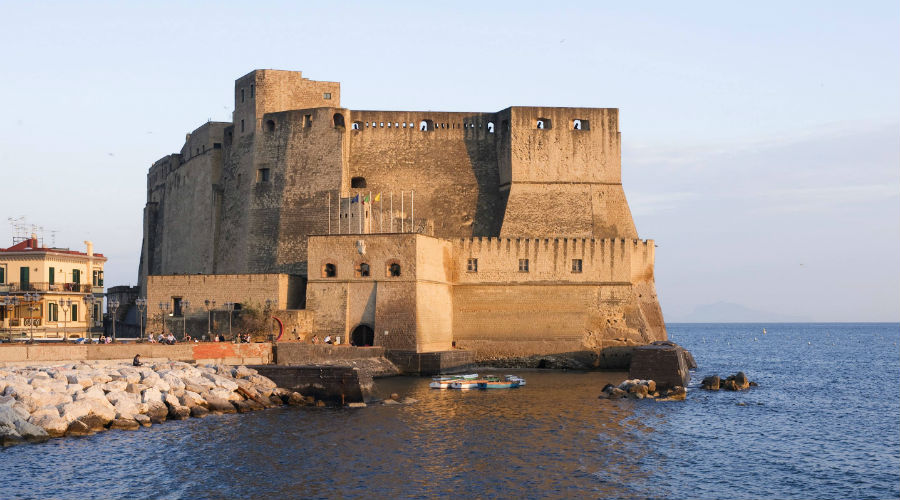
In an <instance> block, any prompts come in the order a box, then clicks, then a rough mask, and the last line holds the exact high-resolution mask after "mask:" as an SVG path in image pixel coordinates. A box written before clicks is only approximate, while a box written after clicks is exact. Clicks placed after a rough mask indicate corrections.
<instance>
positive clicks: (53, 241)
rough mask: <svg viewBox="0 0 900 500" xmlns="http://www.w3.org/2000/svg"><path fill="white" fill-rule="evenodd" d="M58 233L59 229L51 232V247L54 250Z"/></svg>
mask: <svg viewBox="0 0 900 500" xmlns="http://www.w3.org/2000/svg"><path fill="white" fill-rule="evenodd" d="M58 232H59V230H58V229H51V230H50V246H51V247H53V248H56V233H58Z"/></svg>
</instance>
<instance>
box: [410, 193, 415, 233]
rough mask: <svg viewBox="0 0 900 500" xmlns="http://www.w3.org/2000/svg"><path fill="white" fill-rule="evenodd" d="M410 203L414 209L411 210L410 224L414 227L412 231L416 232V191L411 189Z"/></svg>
mask: <svg viewBox="0 0 900 500" xmlns="http://www.w3.org/2000/svg"><path fill="white" fill-rule="evenodd" d="M409 203H410V205H412V209H411V210H410V215H411V217H410V220H409V225H410V226H411V227H412V232H416V192H415V191H411V192H410V193H409Z"/></svg>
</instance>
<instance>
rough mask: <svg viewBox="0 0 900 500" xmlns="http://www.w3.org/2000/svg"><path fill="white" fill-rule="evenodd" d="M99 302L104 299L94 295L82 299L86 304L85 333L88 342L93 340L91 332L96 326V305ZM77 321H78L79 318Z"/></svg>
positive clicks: (90, 294)
mask: <svg viewBox="0 0 900 500" xmlns="http://www.w3.org/2000/svg"><path fill="white" fill-rule="evenodd" d="M99 300H103V299H98V298H97V297H95V296H94V294H92V293H89V294H87V295H85V296H84V297H82V298H81V301H82V302H84V312H85V315H86V316H87V328H86V329H85V330H86V331H85V333H87V338H88V340H91V330H92V327H93V325H94V304H95V303H97V302H98V301H99ZM75 319H76V320H77V319H78V318H75Z"/></svg>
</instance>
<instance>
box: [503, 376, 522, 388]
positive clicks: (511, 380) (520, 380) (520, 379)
mask: <svg viewBox="0 0 900 500" xmlns="http://www.w3.org/2000/svg"><path fill="white" fill-rule="evenodd" d="M506 380H509V381H510V382H518V383H519V385H520V386H522V385H525V379H524V378H522V377H520V376H518V375H507V376H506Z"/></svg>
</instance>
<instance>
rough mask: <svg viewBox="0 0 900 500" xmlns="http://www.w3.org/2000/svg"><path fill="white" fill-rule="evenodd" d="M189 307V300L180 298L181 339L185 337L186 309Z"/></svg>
mask: <svg viewBox="0 0 900 500" xmlns="http://www.w3.org/2000/svg"><path fill="white" fill-rule="evenodd" d="M190 308H191V301H189V300H182V301H181V340H182V341H184V339H186V338H187V313H188V309H190Z"/></svg>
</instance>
